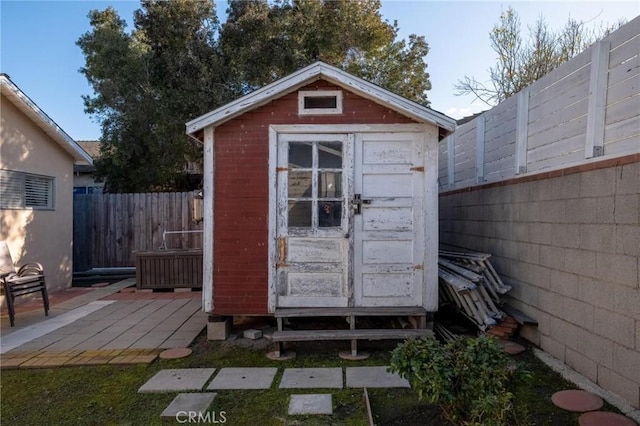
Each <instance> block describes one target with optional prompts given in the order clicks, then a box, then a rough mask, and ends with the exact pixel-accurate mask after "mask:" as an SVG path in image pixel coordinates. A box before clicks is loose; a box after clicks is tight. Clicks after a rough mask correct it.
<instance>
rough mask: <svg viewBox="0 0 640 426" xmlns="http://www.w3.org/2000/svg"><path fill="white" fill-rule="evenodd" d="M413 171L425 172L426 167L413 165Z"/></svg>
mask: <svg viewBox="0 0 640 426" xmlns="http://www.w3.org/2000/svg"><path fill="white" fill-rule="evenodd" d="M410 170H411V171H412V172H424V167H422V166H420V167H412V168H411V169H410Z"/></svg>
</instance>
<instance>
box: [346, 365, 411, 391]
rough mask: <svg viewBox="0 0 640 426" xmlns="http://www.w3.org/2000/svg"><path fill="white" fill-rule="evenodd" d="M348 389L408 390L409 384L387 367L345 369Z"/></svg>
mask: <svg viewBox="0 0 640 426" xmlns="http://www.w3.org/2000/svg"><path fill="white" fill-rule="evenodd" d="M347 387H348V388H409V387H411V385H409V382H408V381H407V380H405V379H403V378H402V377H400V376H398V375H397V374H395V373H389V372H388V371H387V367H347Z"/></svg>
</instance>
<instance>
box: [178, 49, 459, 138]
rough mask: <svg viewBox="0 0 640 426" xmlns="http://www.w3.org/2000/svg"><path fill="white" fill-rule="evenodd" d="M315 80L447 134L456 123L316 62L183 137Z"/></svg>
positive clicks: (201, 121) (201, 120)
mask: <svg viewBox="0 0 640 426" xmlns="http://www.w3.org/2000/svg"><path fill="white" fill-rule="evenodd" d="M319 78H324V79H326V80H328V81H330V82H331V83H334V84H337V85H338V86H341V87H343V88H345V89H349V90H351V91H353V92H354V93H357V94H358V95H360V96H363V97H365V98H368V99H371V100H373V101H375V102H377V103H379V104H382V105H384V106H386V107H388V108H390V109H392V110H394V111H397V112H399V113H401V114H403V115H405V116H408V117H410V118H413V119H414V120H417V121H419V122H422V123H424V122H427V123H433V124H435V125H437V126H440V127H442V128H444V129H446V130H449V131H451V132H452V131H453V130H454V129H455V126H456V122H455V120H454V119H452V118H451V117H448V116H446V115H444V114H442V113H440V112H437V111H434V110H432V109H431V108H427V107H425V106H422V105H420V104H418V103H415V102H413V101H410V100H408V99H406V98H403V97H402V96H399V95H396V94H395V93H392V92H390V91H388V90H386V89H383V88H382V87H380V86H377V85H375V84H373V83H369V82H367V81H365V80H362V79H361V78H358V77H355V76H353V75H351V74H349V73H347V72H346V71H343V70H341V69H339V68H336V67H333V66H331V65H328V64H325V63H324V62H316V63H314V64H311V65H309V66H307V67H305V68H302V69H301V70H299V71H296V72H294V73H293V74H289V75H288V76H286V77H284V78H282V79H280V80H278V81H276V82H273V83H271V84H269V85H267V86H264V87H262V88H260V89H258V90H256V91H254V92H251V93H249V94H248V95H245V96H243V97H241V98H239V99H236V100H235V101H232V102H230V103H228V104H226V105H223V106H222V107H220V108H218V109H215V110H213V111H211V112H209V113H207V114H204V115H202V116H200V117H198V118H195V119H193V120H191V121H189V122H187V123H186V127H187V134H190V135H192V134H194V133H195V132H197V131H199V130H202V129H204V128H205V127H207V126H211V125H213V126H217V125H220V124H222V123H224V122H225V121H228V120H230V119H232V118H234V117H237V116H238V115H241V114H243V113H245V112H246V111H250V110H252V109H254V108H256V107H258V106H260V105H264V104H266V103H268V102H270V101H272V100H273V99H276V98H277V97H279V96H281V95H283V94H285V93H289V92H292V91H294V90H296V89H298V88H300V87H302V86H304V85H306V84H308V83H309V82H310V81H312V80H317V79H319Z"/></svg>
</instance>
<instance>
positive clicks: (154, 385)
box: [138, 368, 216, 393]
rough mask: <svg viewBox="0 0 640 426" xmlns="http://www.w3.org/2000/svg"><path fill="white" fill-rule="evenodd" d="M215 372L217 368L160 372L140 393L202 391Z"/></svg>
mask: <svg viewBox="0 0 640 426" xmlns="http://www.w3.org/2000/svg"><path fill="white" fill-rule="evenodd" d="M215 371H216V369H215V368H177V369H168V370H160V371H158V372H157V373H156V375H155V376H153V377H152V378H151V379H149V381H147V383H145V384H144V385H142V386H141V387H140V389H138V393H144V392H176V391H190V390H191V391H199V390H202V388H203V387H204V385H205V384H206V383H207V381H208V380H209V379H210V378H211V376H212V375H213V373H214V372H215Z"/></svg>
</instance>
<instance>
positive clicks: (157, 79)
mask: <svg viewBox="0 0 640 426" xmlns="http://www.w3.org/2000/svg"><path fill="white" fill-rule="evenodd" d="M89 18H90V22H91V26H92V30H91V31H90V32H88V33H86V34H84V35H83V36H82V37H80V39H79V40H78V42H77V44H78V45H79V46H80V48H81V49H82V52H83V53H84V55H85V59H86V64H85V66H84V67H83V68H81V70H80V71H81V72H82V73H83V74H84V75H85V76H86V77H87V80H88V81H89V83H90V84H91V86H92V87H93V89H94V95H93V96H85V97H84V102H85V110H86V112H88V113H90V114H94V115H95V116H96V117H97V118H98V120H99V121H100V123H101V126H102V137H101V142H102V144H101V156H100V158H99V159H98V160H97V161H96V169H97V171H96V175H97V177H98V178H102V179H106V180H107V185H108V190H109V191H114V192H134V191H153V190H163V189H174V188H175V187H176V177H177V176H180V174H181V173H182V170H183V167H184V164H185V162H186V161H187V160H189V159H196V160H197V159H199V158H200V153H199V148H198V147H197V146H195V145H194V144H193V143H192V142H190V141H189V140H188V138H187V136H186V135H185V134H184V123H185V122H186V121H187V120H188V119H190V118H193V117H195V116H197V115H199V114H202V113H204V112H206V111H209V110H211V109H212V108H214V107H216V106H218V105H220V104H222V103H224V102H226V101H228V100H230V99H231V98H232V97H234V96H236V95H237V91H235V90H234V86H233V84H229V83H227V82H225V81H224V80H223V77H224V73H221V72H220V66H219V65H220V63H221V58H220V55H219V54H218V52H217V47H216V42H215V33H216V28H217V26H218V20H217V17H216V15H215V10H214V6H213V3H212V2H201V1H189V0H174V1H171V2H164V1H144V2H142V9H139V10H137V11H136V12H135V14H134V26H135V29H134V30H133V31H132V32H131V33H127V32H126V31H125V29H126V24H125V22H124V21H123V20H122V19H120V17H119V16H118V14H117V13H116V12H115V10H114V9H113V8H111V7H108V8H107V9H106V10H104V11H96V10H94V11H91V12H90V13H89Z"/></svg>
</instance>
